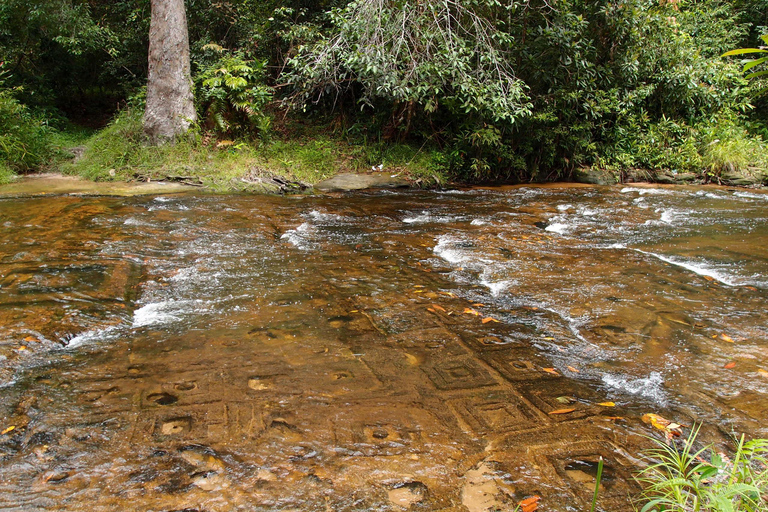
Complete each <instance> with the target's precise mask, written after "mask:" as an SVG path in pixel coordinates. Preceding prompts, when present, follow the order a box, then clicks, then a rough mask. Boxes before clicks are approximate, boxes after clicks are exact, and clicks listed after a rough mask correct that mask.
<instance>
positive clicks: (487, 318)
mask: <svg viewBox="0 0 768 512" xmlns="http://www.w3.org/2000/svg"><path fill="white" fill-rule="evenodd" d="M488 322H496V323H499V321H498V320H496V319H495V318H491V317H490V316H488V317H485V318H483V323H484V324H487V323H488Z"/></svg>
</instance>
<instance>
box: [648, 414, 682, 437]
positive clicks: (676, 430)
mask: <svg viewBox="0 0 768 512" xmlns="http://www.w3.org/2000/svg"><path fill="white" fill-rule="evenodd" d="M641 419H642V420H643V423H648V424H650V425H653V426H654V427H656V428H657V429H659V430H663V431H664V432H667V433H668V434H672V435H675V436H679V435H680V434H681V432H680V428H681V427H682V425H680V424H679V423H673V422H672V421H670V420H668V419H666V418H664V417H662V416H659V415H658V414H653V413H648V414H643V417H642V418H641Z"/></svg>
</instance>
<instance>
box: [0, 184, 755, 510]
mask: <svg viewBox="0 0 768 512" xmlns="http://www.w3.org/2000/svg"><path fill="white" fill-rule="evenodd" d="M767 220H768V195H767V194H764V193H760V192H755V191H746V190H733V189H725V188H683V187H677V188H659V187H640V186H634V187H625V188H622V187H602V188H601V187H565V186H556V187H517V188H505V189H487V190H466V191H444V192H414V191H406V192H396V193H395V192H371V193H358V194H354V195H336V196H324V197H313V196H297V197H284V198H280V197H251V196H215V195H166V196H162V195H161V196H155V197H138V198H78V197H47V198H27V199H3V200H0V241H2V243H1V244H0V393H1V394H0V414H1V416H0V417H1V418H2V423H1V424H0V431H2V432H3V434H2V435H0V509H2V510H24V511H29V510H72V511H75V510H86V509H87V510H93V511H102V510H104V511H112V510H157V511H160V510H163V511H171V510H176V511H181V510H186V511H193V510H197V511H204V510H205V511H229V510H248V511H250V510H254V511H256V510H258V511H278V510H281V511H288V510H323V511H326V510H334V511H335V510H349V511H351V510H360V511H362V510H406V509H412V510H446V511H447V510H454V511H471V512H476V511H488V510H512V509H513V508H514V507H515V504H516V503H517V502H519V501H520V500H522V499H524V498H526V497H529V496H533V495H538V496H541V501H540V503H539V504H540V508H541V509H544V510H550V511H566V510H586V509H588V504H589V502H590V500H591V497H592V489H593V487H594V480H595V479H594V473H595V471H594V468H595V464H596V461H597V460H598V458H599V457H601V456H602V457H603V458H604V459H605V461H606V469H605V476H604V478H603V481H602V484H601V491H600V506H601V507H602V508H603V509H604V510H611V511H621V510H631V504H630V501H629V496H630V495H632V494H633V493H635V492H636V491H637V487H636V484H635V483H633V480H632V475H633V474H634V473H635V472H636V471H637V469H638V468H639V467H640V465H639V464H640V460H639V452H640V451H641V450H642V449H643V448H645V447H647V446H648V443H649V441H648V440H647V438H645V437H643V436H649V435H650V436H656V437H661V438H663V433H662V432H660V431H658V430H654V428H653V427H652V426H650V425H646V424H645V423H643V422H642V421H641V417H642V416H643V415H644V414H646V413H655V414H660V415H662V416H664V417H666V418H668V419H670V420H672V421H675V422H678V423H681V424H684V425H687V426H690V425H693V424H694V423H695V424H699V423H702V424H703V425H704V428H703V432H704V434H703V435H704V437H705V438H706V439H707V440H711V441H713V442H716V443H717V445H718V446H719V447H720V448H723V449H724V448H727V447H728V442H729V441H728V436H729V435H732V434H738V433H742V432H744V433H746V434H747V435H748V436H749V437H768V421H766V420H767V419H768V361H767V360H766V359H767V356H766V345H767V344H768V321H767V320H768V314H767V313H766V299H768V252H766V247H767V246H768V222H767ZM686 432H687V429H686Z"/></svg>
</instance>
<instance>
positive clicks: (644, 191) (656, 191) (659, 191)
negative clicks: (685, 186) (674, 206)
mask: <svg viewBox="0 0 768 512" xmlns="http://www.w3.org/2000/svg"><path fill="white" fill-rule="evenodd" d="M630 192H637V193H638V194H640V195H641V196H644V195H654V196H668V195H672V194H674V193H675V191H673V190H668V189H665V188H638V187H624V188H623V189H621V193H622V194H628V193H630Z"/></svg>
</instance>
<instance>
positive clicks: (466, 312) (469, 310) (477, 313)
mask: <svg viewBox="0 0 768 512" xmlns="http://www.w3.org/2000/svg"><path fill="white" fill-rule="evenodd" d="M464 313H465V314H467V315H475V316H483V315H482V314H481V313H480V312H479V311H475V310H474V309H472V308H464Z"/></svg>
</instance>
